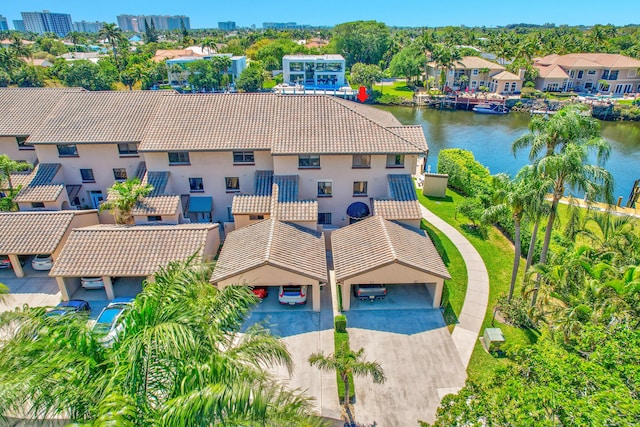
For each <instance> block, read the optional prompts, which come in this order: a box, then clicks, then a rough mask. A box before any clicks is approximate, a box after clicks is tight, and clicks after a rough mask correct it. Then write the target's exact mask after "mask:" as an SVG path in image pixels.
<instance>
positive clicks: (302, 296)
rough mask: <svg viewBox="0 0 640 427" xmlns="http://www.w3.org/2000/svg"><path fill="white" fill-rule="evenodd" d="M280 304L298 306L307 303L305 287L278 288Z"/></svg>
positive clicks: (288, 286)
mask: <svg viewBox="0 0 640 427" xmlns="http://www.w3.org/2000/svg"><path fill="white" fill-rule="evenodd" d="M278 301H279V302H280V304H287V305H298V304H306V303H307V285H287V286H280V291H279V292H278Z"/></svg>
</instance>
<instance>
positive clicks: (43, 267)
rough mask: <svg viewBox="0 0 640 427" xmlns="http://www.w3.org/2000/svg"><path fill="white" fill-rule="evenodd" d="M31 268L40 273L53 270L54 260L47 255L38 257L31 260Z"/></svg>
mask: <svg viewBox="0 0 640 427" xmlns="http://www.w3.org/2000/svg"><path fill="white" fill-rule="evenodd" d="M31 267H32V268H33V269H34V270H39V271H48V270H51V267H53V258H51V255H47V254H39V255H36V256H34V257H33V259H32V260H31Z"/></svg>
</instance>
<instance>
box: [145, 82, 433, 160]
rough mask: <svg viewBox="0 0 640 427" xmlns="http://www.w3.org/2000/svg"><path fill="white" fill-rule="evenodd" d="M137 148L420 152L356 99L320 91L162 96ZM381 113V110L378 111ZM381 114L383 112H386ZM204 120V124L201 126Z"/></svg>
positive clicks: (420, 146)
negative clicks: (349, 100)
mask: <svg viewBox="0 0 640 427" xmlns="http://www.w3.org/2000/svg"><path fill="white" fill-rule="evenodd" d="M161 103H162V104H161V106H160V107H159V108H158V110H157V112H156V115H155V117H154V119H153V120H152V121H151V123H150V125H149V126H148V129H147V132H146V133H145V135H144V138H143V139H142V142H141V144H140V147H139V149H140V151H171V150H190V151H198V150H204V151H211V150H220V151H228V150H243V149H246V150H271V152H272V154H274V155H285V154H298V153H308V154H313V153H324V154H339V153H354V152H356V153H361V152H362V153H416V154H417V153H424V152H426V151H427V144H426V141H425V140H424V137H423V138H422V139H420V140H417V141H413V140H408V139H407V138H405V137H402V136H399V135H398V134H397V133H395V132H393V131H391V130H389V129H387V126H386V123H384V124H380V123H377V122H376V121H375V120H372V118H371V117H370V116H369V115H365V114H364V113H362V108H361V107H359V106H357V104H356V103H351V102H348V101H342V100H338V99H337V98H336V97H332V96H324V95H300V96H287V95H277V94H251V93H248V94H217V95H208V94H193V95H176V96H171V97H164V98H163V99H162V101H161ZM383 115H384V114H383ZM385 116H386V115H385ZM204 124H206V125H204Z"/></svg>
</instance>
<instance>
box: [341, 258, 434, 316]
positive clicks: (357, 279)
mask: <svg viewBox="0 0 640 427" xmlns="http://www.w3.org/2000/svg"><path fill="white" fill-rule="evenodd" d="M336 280H338V281H339V278H336ZM339 283H340V284H341V285H342V308H343V309H344V310H349V308H350V306H351V302H350V298H351V285H355V284H369V283H381V284H385V285H387V284H390V285H393V284H411V283H415V284H416V285H423V284H425V283H428V284H430V285H431V286H427V290H429V293H430V294H431V296H432V298H433V307H434V308H437V307H439V306H440V300H441V298H442V287H443V286H444V280H443V279H442V278H440V277H437V276H433V275H431V274H428V273H425V272H422V271H419V270H416V269H413V268H411V267H407V266H405V265H402V264H398V263H393V264H389V265H385V266H381V267H379V268H376V269H374V270H371V271H368V272H366V273H362V274H359V275H357V276H354V277H351V278H349V279H345V280H342V281H341V282H339Z"/></svg>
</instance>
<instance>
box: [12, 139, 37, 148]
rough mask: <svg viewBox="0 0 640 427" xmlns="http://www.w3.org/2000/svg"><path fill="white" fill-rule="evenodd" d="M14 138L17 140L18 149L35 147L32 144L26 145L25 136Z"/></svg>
mask: <svg viewBox="0 0 640 427" xmlns="http://www.w3.org/2000/svg"><path fill="white" fill-rule="evenodd" d="M16 140H17V141H18V150H35V149H36V147H34V146H33V145H26V144H25V141H26V140H27V137H26V136H16Z"/></svg>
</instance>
